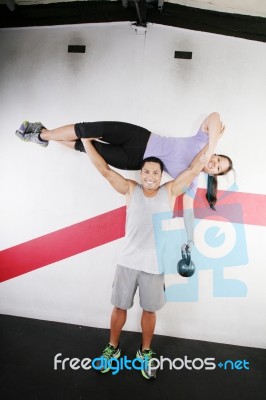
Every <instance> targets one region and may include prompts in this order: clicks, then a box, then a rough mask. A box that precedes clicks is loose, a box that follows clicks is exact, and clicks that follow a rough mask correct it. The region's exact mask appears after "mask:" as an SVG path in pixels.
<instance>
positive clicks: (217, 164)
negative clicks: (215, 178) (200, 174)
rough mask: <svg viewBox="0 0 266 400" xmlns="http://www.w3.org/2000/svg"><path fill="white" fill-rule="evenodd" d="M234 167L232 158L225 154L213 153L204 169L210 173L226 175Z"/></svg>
mask: <svg viewBox="0 0 266 400" xmlns="http://www.w3.org/2000/svg"><path fill="white" fill-rule="evenodd" d="M231 169H233V162H232V160H231V158H229V157H228V156H225V155H223V154H213V155H212V156H211V158H210V161H209V162H208V164H207V165H206V166H205V167H204V169H203V171H204V172H206V173H207V174H208V175H224V174H226V173H227V172H229V171H231Z"/></svg>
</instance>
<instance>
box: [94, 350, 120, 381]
mask: <svg viewBox="0 0 266 400" xmlns="http://www.w3.org/2000/svg"><path fill="white" fill-rule="evenodd" d="M120 355H121V349H120V348H119V344H118V346H117V347H114V346H112V345H111V344H110V343H109V344H108V345H107V346H106V347H105V349H104V351H103V354H102V355H101V356H100V357H99V359H98V360H97V361H96V363H95V366H96V369H97V370H98V371H100V372H101V373H102V374H105V372H108V371H109V370H110V369H111V365H112V358H119V357H120Z"/></svg>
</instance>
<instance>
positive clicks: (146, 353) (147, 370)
mask: <svg viewBox="0 0 266 400" xmlns="http://www.w3.org/2000/svg"><path fill="white" fill-rule="evenodd" d="M154 355H155V353H154V351H152V350H151V349H149V350H141V349H139V350H138V351H137V354H136V357H137V358H140V359H141V360H142V361H143V365H142V369H141V373H142V376H143V377H144V378H145V379H155V378H156V370H157V367H156V366H155V364H154V362H153V359H154Z"/></svg>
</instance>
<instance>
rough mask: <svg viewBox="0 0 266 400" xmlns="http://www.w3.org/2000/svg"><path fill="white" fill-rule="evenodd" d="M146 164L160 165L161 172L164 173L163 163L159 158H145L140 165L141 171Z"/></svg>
mask: <svg viewBox="0 0 266 400" xmlns="http://www.w3.org/2000/svg"><path fill="white" fill-rule="evenodd" d="M146 162H154V163H157V164H159V165H160V169H161V172H163V162H162V161H161V160H160V159H159V158H157V157H146V158H144V160H142V161H141V164H140V169H141V170H142V168H143V167H144V164H145V163H146Z"/></svg>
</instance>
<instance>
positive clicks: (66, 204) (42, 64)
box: [0, 23, 266, 347]
mask: <svg viewBox="0 0 266 400" xmlns="http://www.w3.org/2000/svg"><path fill="white" fill-rule="evenodd" d="M68 44H84V45H86V48H87V50H86V53H85V54H68V53H67V46H68ZM0 48H1V60H0V88H1V109H0V115H1V118H0V132H1V134H0V135H1V146H0V182H1V197H0V213H1V214H0V218H1V228H0V229H1V231H0V232H1V233H0V234H1V238H0V249H1V250H3V249H6V248H9V247H12V246H14V245H16V244H19V243H23V242H26V241H28V240H31V239H33V238H36V237H39V236H41V235H44V234H46V233H50V232H53V231H55V230H57V229H60V228H64V227H67V226H70V225H72V224H75V223H77V222H80V221H83V220H86V219H89V218H91V217H93V216H96V215H99V214H102V213H104V212H106V211H109V210H113V209H115V208H118V207H120V206H122V205H123V204H124V199H123V198H122V196H120V195H118V194H116V193H114V192H113V190H112V189H111V188H110V187H109V186H108V185H107V183H106V182H105V181H104V179H103V178H99V176H98V174H97V172H96V171H95V170H94V169H93V168H92V166H91V165H90V163H89V162H88V160H87V159H86V156H85V155H84V154H80V153H78V152H74V151H72V150H70V149H67V148H64V147H63V146H60V145H58V144H56V143H53V142H51V143H50V144H49V146H48V148H47V149H43V148H39V147H38V146H37V145H34V144H31V143H23V142H22V141H20V140H19V139H18V138H17V137H16V136H15V135H14V132H15V130H16V129H17V127H18V126H19V125H20V122H21V121H23V120H24V119H28V120H32V121H34V120H35V121H36V120H39V121H42V122H43V123H44V124H45V126H47V127H49V128H53V127H56V126H60V125H63V124H68V123H74V122H78V121H86V120H91V121H93V120H121V121H128V122H131V123H136V124H138V125H141V126H144V127H146V128H147V129H150V130H152V131H154V132H157V133H159V134H162V135H166V136H189V135H191V134H194V133H195V131H196V130H197V128H198V126H199V124H200V122H201V120H202V119H203V117H205V116H206V115H207V114H208V113H209V112H211V111H219V112H220V114H221V116H222V119H223V121H224V122H225V124H226V127H227V129H226V134H225V135H224V138H223V140H222V142H221V143H220V144H219V149H218V150H219V151H220V152H222V153H228V154H230V155H231V157H232V158H233V160H234V165H235V169H236V171H237V184H238V186H239V191H240V192H248V193H257V194H265V184H262V180H263V171H264V164H265V162H264V153H265V150H264V149H265V108H266V99H265V89H266V75H265V68H264V66H265V65H266V47H265V44H263V43H257V42H253V41H247V40H243V39H237V38H229V37H223V36H219V35H214V34H209V33H200V32H193V31H187V30H183V29H177V28H170V27H162V26H158V25H149V26H148V29H147V33H146V36H145V35H142V34H137V32H136V31H135V30H134V29H132V27H131V25H130V23H111V24H98V25H97V24H96V25H80V26H77V25H76V26H61V27H50V28H20V29H6V30H1V31H0ZM176 50H187V51H192V52H193V59H192V60H177V59H174V52H175V51H176ZM261 172H262V173H261ZM125 176H129V177H132V178H134V179H137V173H133V172H132V173H129V172H127V173H125ZM166 178H167V177H166ZM166 178H165V179H166ZM230 179H231V180H230ZM200 182H201V185H203V184H204V179H203V178H201V181H200ZM231 184H232V176H231V178H230V177H229V179H224V180H223V181H222V186H221V187H222V188H224V189H227V188H228V187H230V185H231ZM214 224H215V222H214ZM245 234H246V240H247V252H248V259H249V261H248V264H247V265H245V266H238V267H232V268H227V269H226V271H224V274H225V275H226V277H227V278H232V279H233V278H235V279H239V280H241V281H242V282H244V283H245V285H246V287H247V289H248V292H247V296H246V297H239V298H236V297H229V298H228V297H224V298H217V297H213V294H212V288H213V276H212V274H213V271H212V270H204V271H200V272H199V300H198V301H196V302H169V303H167V305H166V306H165V307H164V308H163V310H161V312H160V313H159V314H158V324H157V333H158V334H165V335H171V336H176V337H184V338H193V339H201V340H208V341H215V342H221V343H231V344H238V345H246V346H254V347H265V342H266V341H265V337H266V336H265V334H266V321H265V306H266V294H265V284H264V282H265V278H266V270H265V255H266V254H265V250H264V249H265V227H262V226H260V227H259V226H254V225H246V226H245ZM197 239H198V240H200V233H199V234H198V236H197ZM66 245H67V244H66ZM122 245H123V239H120V240H117V241H115V242H112V243H109V244H107V245H104V246H101V247H98V248H95V249H93V250H90V251H87V252H84V253H81V254H79V255H77V256H74V257H71V258H68V259H65V260H62V261H60V262H57V263H54V264H52V265H48V266H46V267H44V268H41V269H38V270H36V271H34V272H31V273H28V274H25V275H22V276H19V277H17V278H14V279H11V280H8V281H5V282H3V283H1V285H0V304H1V305H0V312H1V313H4V314H11V315H20V316H26V317H32V318H40V319H47V320H55V321H64V322H70V323H77V324H84V325H88V326H97V327H105V328H107V327H109V314H110V311H111V308H112V307H111V305H110V302H109V299H110V295H111V283H112V277H113V273H114V269H115V265H116V258H117V253H118V252H119V250H120V249H121V246H122ZM0 261H1V253H0ZM0 265H1V264H0ZM176 278H177V277H176V276H167V282H168V283H169V282H173V280H175V279H176ZM139 316H140V310H139V306H138V300H137V298H136V304H135V305H134V307H133V309H132V310H131V311H130V312H129V319H128V322H127V324H126V326H125V329H128V330H134V331H139V330H140V324H139Z"/></svg>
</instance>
